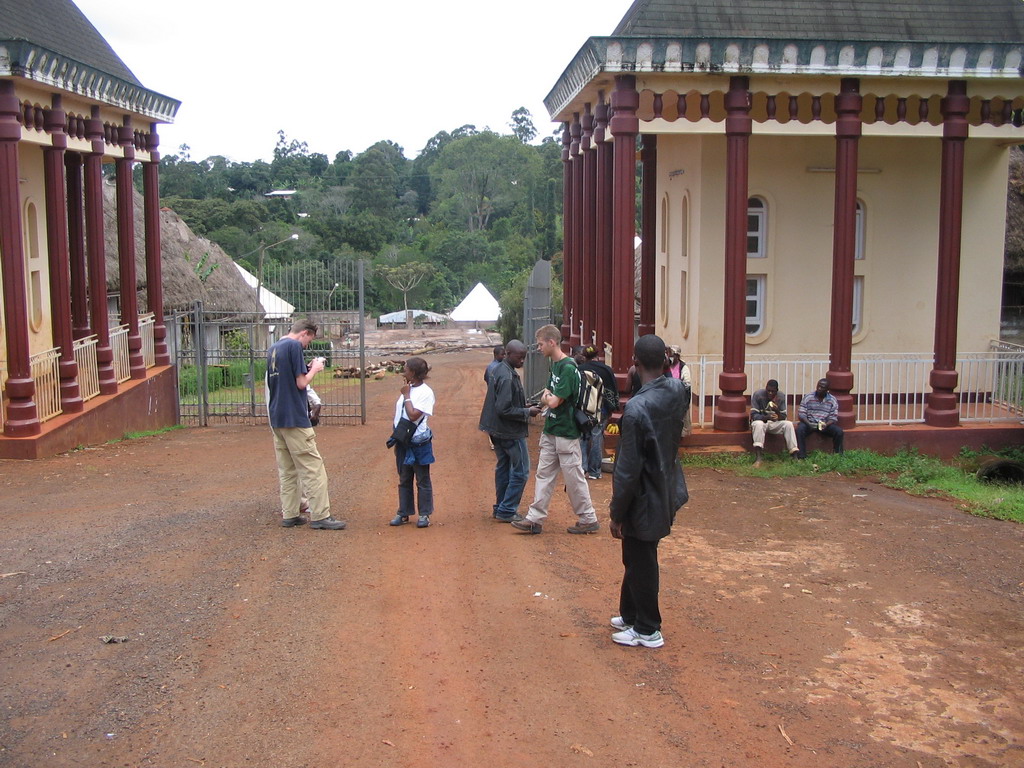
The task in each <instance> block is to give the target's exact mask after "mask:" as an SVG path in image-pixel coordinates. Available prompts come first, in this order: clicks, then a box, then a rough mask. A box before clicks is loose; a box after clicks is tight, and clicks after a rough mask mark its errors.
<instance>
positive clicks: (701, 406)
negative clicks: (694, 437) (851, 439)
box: [688, 345, 1024, 427]
mask: <svg viewBox="0 0 1024 768" xmlns="http://www.w3.org/2000/svg"><path fill="white" fill-rule="evenodd" d="M1012 347H1016V345H1010V347H1007V348H1003V347H997V346H995V345H994V346H993V349H992V351H990V352H987V353H978V354H973V355H963V356H961V357H959V358H958V359H957V361H956V370H957V372H958V373H959V385H958V387H957V394H958V397H959V401H960V420H961V421H962V422H1000V421H1005V422H1011V421H1018V420H1020V418H1021V414H1022V409H1024V348H1016V349H1014V348H1012ZM688 363H689V366H690V372H691V374H692V376H693V404H694V405H693V408H694V412H693V423H694V424H695V425H699V426H702V427H710V426H711V425H712V424H714V420H715V410H716V408H717V404H718V397H719V390H718V375H719V374H720V373H721V372H722V359H721V357H718V356H711V355H702V356H701V357H699V358H697V359H696V360H692V361H688ZM933 366H934V358H933V357H932V355H930V354H913V353H910V354H891V355H864V356H855V357H854V358H853V360H852V361H851V366H850V368H851V371H852V373H853V381H854V387H853V390H852V395H853V397H854V402H855V403H856V407H857V423H858V424H908V423H915V422H923V421H924V409H925V404H926V398H927V395H928V393H929V392H930V391H931V387H930V385H929V382H928V378H929V374H930V373H931V370H932V367H933ZM828 368H829V359H828V355H771V356H767V355H766V356H757V355H751V356H749V357H748V358H747V359H746V361H745V364H744V372H745V373H746V375H747V384H748V390H750V391H753V390H755V389H760V388H761V387H763V386H764V383H765V382H766V381H768V379H776V380H777V381H778V382H779V389H780V390H781V391H783V392H785V393H786V394H787V395H788V397H789V400H790V404H791V407H792V409H793V411H794V413H795V406H796V404H798V403H799V402H800V399H801V397H802V396H803V394H805V393H807V392H811V391H813V390H814V386H815V383H816V382H817V381H818V379H821V378H824V377H825V375H826V374H827V372H828Z"/></svg>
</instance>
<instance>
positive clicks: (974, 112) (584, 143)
mask: <svg viewBox="0 0 1024 768" xmlns="http://www.w3.org/2000/svg"><path fill="white" fill-rule="evenodd" d="M1022 59H1024V6H1022V5H1021V3H1020V2H1017V0H985V1H983V2H961V1H959V0H939V1H937V2H930V3H925V4H910V3H899V2H875V1H874V0H850V1H848V2H816V3H812V2H807V1H806V0H779V2H773V3H770V4H766V3H764V2H759V1H758V0H709V1H708V2H701V3H697V2H691V1H690V0H637V1H636V2H634V3H633V5H632V6H631V7H630V8H629V10H628V11H627V12H626V15H625V16H624V18H623V19H622V21H621V22H620V24H619V25H618V27H617V28H616V29H615V30H614V32H613V33H612V35H611V36H609V37H594V38H590V39H589V40H588V41H587V42H586V43H585V44H584V46H583V47H582V48H581V49H580V51H579V52H578V53H577V54H576V56H575V58H574V59H573V60H572V61H571V62H570V64H569V66H568V67H567V68H566V70H565V72H564V73H563V74H562V76H561V78H560V79H559V80H558V82H557V83H556V85H555V87H554V88H553V89H552V91H551V92H550V94H549V95H548V97H547V99H546V104H547V106H548V110H549V112H550V114H551V116H552V119H554V120H558V121H562V122H563V123H564V131H563V160H564V173H565V176H564V181H565V251H564V258H565V286H566V287H565V301H564V304H565V313H564V316H565V318H566V323H565V326H564V327H563V332H564V334H565V335H566V336H567V337H568V338H569V339H570V340H571V342H572V343H574V344H575V343H578V341H577V340H579V339H581V338H582V339H583V340H586V341H589V340H591V339H594V338H596V339H597V340H599V341H607V342H609V343H610V345H611V356H612V364H613V367H614V368H615V369H616V371H617V372H619V373H620V374H623V373H624V372H625V370H626V368H628V366H629V364H630V359H631V355H632V344H633V338H634V333H637V332H639V333H641V334H642V333H648V332H657V333H658V334H659V335H662V336H663V337H664V338H665V339H666V341H667V342H668V343H671V344H678V345H680V346H681V347H682V348H683V350H684V358H687V359H688V360H691V361H693V360H698V359H699V360H710V361H712V362H713V366H711V364H710V363H709V366H711V367H713V368H714V381H713V382H711V381H709V380H708V378H707V377H705V379H704V382H705V389H704V390H698V394H699V395H700V398H699V399H698V404H699V405H700V404H703V403H705V402H709V401H710V399H712V398H713V400H714V408H713V419H712V420H711V421H712V423H713V426H714V427H715V428H716V429H718V430H724V431H741V430H745V429H746V413H747V396H748V395H749V392H750V391H751V389H756V388H758V387H760V386H763V383H764V382H763V380H754V381H751V380H750V378H751V377H752V375H757V376H758V377H760V376H761V375H762V373H763V374H765V375H764V378H769V377H774V378H779V379H780V380H783V379H785V381H784V382H783V385H784V387H787V386H788V389H787V390H786V391H788V392H790V393H791V394H799V393H800V392H801V391H803V392H806V391H810V389H813V379H814V378H816V377H817V376H820V375H827V377H828V378H829V380H830V383H831V385H832V391H833V393H834V394H836V396H837V397H838V399H839V401H840V407H841V422H842V423H843V424H844V426H847V427H850V426H854V425H855V424H857V423H858V419H859V418H860V419H861V420H863V419H864V418H865V416H864V413H865V407H869V406H871V405H873V404H875V403H879V402H883V401H885V402H895V401H916V402H919V403H920V406H921V410H920V413H919V418H920V420H921V421H923V422H924V423H926V424H928V425H933V426H957V425H959V424H960V423H961V418H962V413H963V409H964V404H965V402H966V400H969V399H975V400H976V399H978V398H987V399H989V400H991V399H992V398H993V397H996V396H997V393H995V392H994V390H995V389H999V388H1000V387H1001V386H1002V385H1001V384H998V383H996V384H993V383H992V382H993V381H994V380H995V378H998V376H1001V375H1002V373H1001V371H1002V370H1003V369H1001V368H999V367H998V366H999V365H1000V363H999V361H998V360H996V359H995V358H993V359H992V360H988V358H985V359H986V360H988V362H986V363H984V365H982V363H980V362H979V364H978V366H976V367H977V370H974V368H972V369H971V374H970V375H971V377H972V382H973V377H975V376H977V377H978V378H979V380H985V383H983V384H980V385H979V387H980V388H979V389H978V391H974V390H975V388H974V384H973V383H972V384H971V388H970V389H971V392H970V393H967V392H966V390H967V389H968V388H967V387H964V386H962V385H963V384H964V381H963V380H962V377H963V376H966V375H967V374H966V373H965V372H964V370H965V369H964V364H963V361H964V360H965V359H968V358H971V356H976V358H977V360H979V361H980V360H982V358H983V357H984V356H985V355H987V354H989V353H990V352H991V351H992V347H993V340H994V339H998V334H999V312H1000V293H1001V283H1002V266H1003V242H1004V230H1005V199H1006V179H1007V166H1008V158H1009V147H1010V146H1011V145H1013V144H1016V143H1019V142H1021V141H1024V132H1022V130H1021V122H1022V119H1021V110H1022V108H1024V81H1022V79H1021V74H1022V69H1021V65H1022ZM638 166H639V168H640V171H639V174H638V170H637V168H638ZM638 176H639V179H640V184H641V187H642V191H641V193H640V197H641V200H642V204H641V211H642V215H641V219H642V220H641V224H640V227H639V230H640V234H641V236H642V245H641V257H640V261H641V268H640V272H641V279H640V280H639V282H638V285H637V286H636V287H634V281H633V279H632V273H633V269H634V266H633V249H634V245H633V240H634V235H635V233H636V228H635V220H636V216H637V209H636V203H635V201H636V197H637V196H636V193H635V189H636V185H637V183H638ZM584 286H594V289H593V290H591V289H586V290H585V289H584ZM635 294H636V295H635ZM635 300H636V301H638V305H639V316H638V318H636V323H635V322H634V301H635ZM608 308H610V311H607V310H608ZM893 356H900V357H902V358H903V359H904V361H910V360H911V359H913V360H915V365H917V364H918V363H920V362H921V361H925V362H927V364H928V366H927V367H928V370H927V371H925V372H924V373H922V374H919V375H917V376H916V378H914V379H913V381H911V380H910V379H907V380H900V381H885V382H876V381H868V380H867V379H868V378H870V377H871V376H874V373H871V374H869V373H868V371H869V370H870V371H872V372H873V371H875V370H876V369H877V366H874V367H872V366H869V365H866V364H865V363H864V361H870V360H876V361H877V360H881V359H883V358H886V357H890V358H891V357H893ZM971 359H972V360H973V358H971ZM752 361H754V362H756V363H757V365H754V366H753V367H752V365H751V363H752ZM772 361H774V362H772ZM787 361H791V362H793V364H794V365H791V366H788V367H787ZM762 363H764V364H762ZM797 363H799V367H794V366H796V364H797ZM705 367H708V366H705ZM902 367H903V368H907V365H903V366H902ZM919 367H920V366H918V368H919ZM752 371H756V374H752V373H751V372H752ZM858 371H859V372H861V373H860V377H861V379H862V380H860V381H858V380H857V375H858ZM771 374H775V375H774V376H771ZM912 378H913V377H912ZM787 382H788V384H787ZM712 388H713V389H714V390H715V391H714V392H713V393H712V392H711V391H710V390H711V389H712ZM1013 417H1014V416H1013V414H1012V413H1010V412H1008V414H1007V415H1006V418H1007V419H1010V418H1013ZM1016 418H1019V414H1018V415H1017V416H1016ZM709 426H710V424H709Z"/></svg>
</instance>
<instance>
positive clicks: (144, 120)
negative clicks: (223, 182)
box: [0, 0, 179, 458]
mask: <svg viewBox="0 0 1024 768" xmlns="http://www.w3.org/2000/svg"><path fill="white" fill-rule="evenodd" d="M140 34H143V33H142V32H140ZM178 107H179V102H177V101H175V100H174V99H171V98H168V97H166V96H163V95H161V94H159V93H155V92H153V91H151V90H148V89H146V88H145V87H144V86H143V85H142V84H141V83H140V82H139V81H138V79H137V78H136V77H135V76H134V75H133V74H132V72H131V71H130V70H129V69H128V67H126V66H125V64H124V63H123V62H122V61H121V60H120V59H119V58H118V56H117V54H116V53H115V52H114V51H113V50H112V49H111V47H110V46H109V45H108V44H107V42H106V41H105V40H104V39H103V37H102V36H101V35H100V34H99V33H98V32H97V31H96V29H95V28H94V27H93V26H92V24H91V23H90V22H89V20H88V19H87V18H86V17H85V16H84V15H83V14H82V12H81V11H80V10H79V9H78V8H77V7H76V6H75V5H74V4H73V3H71V2H69V1H68V0H32V1H31V2H28V1H27V0H4V2H2V3H0V285H2V292H0V305H2V313H0V384H2V403H0V406H2V408H0V411H2V413H0V424H2V428H3V430H2V437H0V457H9V458H11V457H13V458H34V457H37V456H41V455H49V454H52V453H56V452H59V451H62V450H68V449H70V448H73V447H75V446H76V445H80V444H88V443H94V442H97V441H100V440H103V439H110V438H113V437H120V436H121V435H122V434H124V432H126V431H131V430H139V429H150V428H155V427H159V426H166V425H168V424H173V423H175V420H176V399H175V397H176V393H175V386H174V381H175V379H174V370H173V368H172V367H171V365H170V363H171V361H170V357H169V355H168V350H167V343H166V328H165V325H164V319H163V311H162V303H163V301H162V295H161V256H160V204H159V192H158V168H159V153H158V146H159V140H158V135H157V126H158V125H159V124H160V123H168V122H171V121H173V119H174V116H175V113H176V112H177V110H178ZM136 164H141V165H142V176H143V180H144V195H143V199H144V206H143V207H144V210H143V211H142V215H141V217H137V215H136V211H135V203H134V201H133V189H132V175H133V168H134V167H135V165H136ZM111 166H112V169H111ZM105 169H106V171H107V172H106V173H105ZM105 177H109V178H110V181H109V182H108V181H107V180H105ZM106 183H113V184H115V185H116V187H117V195H116V206H115V207H116V210H114V211H108V210H104V201H103V185H104V184H106ZM105 216H106V217H108V218H109V217H111V216H113V218H115V219H116V227H117V251H118V252H117V259H116V264H117V268H118V278H119V279H118V282H119V284H120V286H121V288H120V295H119V296H118V297H117V301H116V302H114V303H116V304H117V306H118V309H117V311H116V314H114V315H113V316H111V313H110V311H109V308H108V307H109V306H110V302H108V298H109V297H108V291H107V284H108V282H107V277H108V276H107V262H108V254H107V253H106V246H105V244H104V234H103V233H104V217H105ZM137 218H139V219H140V221H141V225H142V227H143V229H144V233H143V234H142V238H141V239H142V242H143V243H144V247H143V248H142V250H143V253H138V252H137V251H138V249H137V247H136V219H137ZM143 284H144V285H145V289H144V290H143V291H141V292H140V291H139V290H138V289H139V286H141V285H143ZM140 294H141V295H140Z"/></svg>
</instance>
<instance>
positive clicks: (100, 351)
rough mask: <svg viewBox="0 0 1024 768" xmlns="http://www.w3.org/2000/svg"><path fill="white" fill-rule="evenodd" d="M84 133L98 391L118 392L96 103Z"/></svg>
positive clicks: (87, 243)
mask: <svg viewBox="0 0 1024 768" xmlns="http://www.w3.org/2000/svg"><path fill="white" fill-rule="evenodd" d="M85 137H86V138H87V139H88V140H89V141H90V142H91V143H92V151H91V152H90V153H89V154H87V155H86V156H85V251H86V259H87V261H88V264H89V317H90V320H91V324H92V331H93V333H94V334H96V367H97V369H98V372H99V381H100V394H101V395H112V394H114V393H116V392H117V374H116V373H114V350H113V349H111V347H110V321H109V319H108V318H107V262H106V258H107V256H106V246H105V245H104V243H103V152H104V142H103V123H102V122H101V121H100V110H99V107H93V108H92V115H91V117H89V118H88V119H87V120H86V121H85Z"/></svg>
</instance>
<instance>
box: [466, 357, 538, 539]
mask: <svg viewBox="0 0 1024 768" xmlns="http://www.w3.org/2000/svg"><path fill="white" fill-rule="evenodd" d="M525 360H526V345H525V344H523V342H521V341H518V340H515V339H513V340H512V341H510V342H509V343H508V344H506V345H505V356H504V359H503V360H501V361H500V362H499V363H498V364H497V365H496V366H494V367H493V368H492V369H490V374H489V375H488V376H487V396H486V397H485V398H484V408H483V411H482V412H481V413H480V429H481V430H483V431H484V432H486V433H487V434H489V435H490V436H491V443H492V444H493V445H494V458H495V459H496V460H497V464H496V465H495V467H494V495H495V502H494V519H495V520H497V521H499V522H502V523H508V522H511V521H512V520H515V519H517V518H518V519H520V520H521V519H522V518H521V517H519V515H518V512H517V510H518V509H519V502H520V501H521V500H522V498H523V490H524V489H525V488H526V480H527V479H528V478H529V476H530V452H529V449H528V448H527V446H526V435H527V433H528V432H529V421H530V418H531V417H533V416H536V415H537V414H538V413H540V408H539V407H538V406H536V405H532V406H528V405H527V404H526V395H525V393H524V392H523V383H522V382H521V381H520V380H519V374H518V373H516V369H517V368H522V367H523V361H525Z"/></svg>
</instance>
